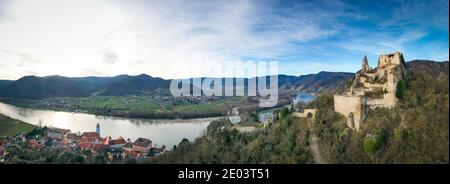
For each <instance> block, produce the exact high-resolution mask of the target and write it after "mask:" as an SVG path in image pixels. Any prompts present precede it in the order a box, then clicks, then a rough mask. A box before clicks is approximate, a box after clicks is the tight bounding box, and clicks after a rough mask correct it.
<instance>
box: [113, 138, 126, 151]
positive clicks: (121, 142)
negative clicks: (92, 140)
mask: <svg viewBox="0 0 450 184" xmlns="http://www.w3.org/2000/svg"><path fill="white" fill-rule="evenodd" d="M126 143H127V141H125V139H124V138H123V137H122V136H120V137H119V138H118V139H113V140H111V141H110V142H109V146H110V149H122V148H123V146H125V144H126Z"/></svg>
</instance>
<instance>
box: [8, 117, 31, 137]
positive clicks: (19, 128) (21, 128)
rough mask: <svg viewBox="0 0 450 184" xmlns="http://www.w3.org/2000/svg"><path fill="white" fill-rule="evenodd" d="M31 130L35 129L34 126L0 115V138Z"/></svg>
mask: <svg viewBox="0 0 450 184" xmlns="http://www.w3.org/2000/svg"><path fill="white" fill-rule="evenodd" d="M33 128H35V126H34V125H31V124H28V123H25V122H22V121H19V120H16V119H12V118H9V117H7V116H5V115H3V114H0V136H14V135H17V134H20V133H28V132H31V131H32V130H33Z"/></svg>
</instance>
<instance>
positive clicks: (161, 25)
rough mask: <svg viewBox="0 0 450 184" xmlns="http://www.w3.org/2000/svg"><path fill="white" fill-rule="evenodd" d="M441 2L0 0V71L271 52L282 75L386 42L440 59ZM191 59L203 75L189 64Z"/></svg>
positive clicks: (118, 68)
mask: <svg viewBox="0 0 450 184" xmlns="http://www.w3.org/2000/svg"><path fill="white" fill-rule="evenodd" d="M448 8H449V4H448V0H381V1H380V0H371V1H369V0H358V1H350V0H323V1H320V0H316V1H311V0H305V1H301V0H299V1H274V0H254V1H251V0H249V1H246V0H227V1H225V0H224V1H219V0H217V1H208V0H203V1H194V0H165V1H159V0H155V1H150V0H148V1H147V0H130V1H120V0H39V1H34V0H33V1H31V0H0V79H12V80H15V79H18V78H20V77H23V76H27V75H36V76H48V75H63V76H70V77H79V76H115V75H120V74H130V75H138V74H142V73H145V74H148V75H151V76H155V77H162V78H166V79H172V78H185V77H193V76H196V75H208V76H217V77H221V75H223V73H221V72H219V71H217V70H210V68H217V67H218V66H223V64H225V65H233V63H235V62H233V61H277V62H278V72H279V73H280V74H288V75H303V74H310V73H317V72H320V71H336V72H355V71H357V70H358V69H360V67H361V61H362V58H363V56H364V55H367V56H368V59H369V64H370V65H371V66H375V65H376V63H377V57H378V55H380V54H385V53H391V52H394V51H401V52H403V54H404V57H405V59H406V60H413V59H430V60H438V61H443V60H448V58H449V52H448V50H449V36H448V35H449V28H448V27H449V12H448ZM199 58H200V60H201V61H202V67H203V68H204V70H205V71H206V72H207V73H206V74H205V73H204V72H203V73H201V74H198V73H195V72H192V71H193V69H192V68H194V70H195V68H198V66H193V65H194V63H195V62H193V61H195V60H199ZM234 65H236V64H234ZM235 67H239V66H235ZM205 68H206V69H205ZM211 71H213V72H211ZM208 72H209V73H208Z"/></svg>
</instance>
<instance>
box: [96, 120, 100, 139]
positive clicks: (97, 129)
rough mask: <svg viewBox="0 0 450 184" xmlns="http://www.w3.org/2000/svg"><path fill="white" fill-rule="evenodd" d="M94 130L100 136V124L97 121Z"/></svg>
mask: <svg viewBox="0 0 450 184" xmlns="http://www.w3.org/2000/svg"><path fill="white" fill-rule="evenodd" d="M96 132H97V134H98V136H99V137H100V124H99V123H97V127H96Z"/></svg>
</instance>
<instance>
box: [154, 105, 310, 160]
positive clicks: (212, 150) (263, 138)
mask: <svg viewBox="0 0 450 184" xmlns="http://www.w3.org/2000/svg"><path fill="white" fill-rule="evenodd" d="M229 126H230V123H229V122H228V121H227V120H221V121H215V122H212V123H211V124H210V125H209V126H208V131H207V132H206V133H205V135H203V136H202V137H200V138H197V139H196V140H195V141H193V142H189V141H188V140H186V139H185V140H183V141H182V142H181V143H180V144H179V145H178V146H177V147H176V148H175V150H173V151H170V152H168V153H165V154H164V155H161V156H159V157H156V158H154V159H152V160H150V161H149V163H170V164H174V163H175V164H178V163H189V164H191V163H194V164H204V163H208V164H230V163H233V164H255V163H259V164H277V163H288V164H306V163H313V157H312V155H311V153H310V152H309V149H308V147H307V146H308V141H307V140H308V136H309V132H308V131H307V127H306V120H305V119H300V118H295V117H294V116H292V115H289V114H288V113H284V115H282V117H281V118H280V120H279V121H278V123H275V124H273V125H272V126H271V127H270V128H268V129H267V130H260V131H256V132H253V133H239V132H237V131H236V130H232V131H230V130H227V129H226V128H222V127H229Z"/></svg>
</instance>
